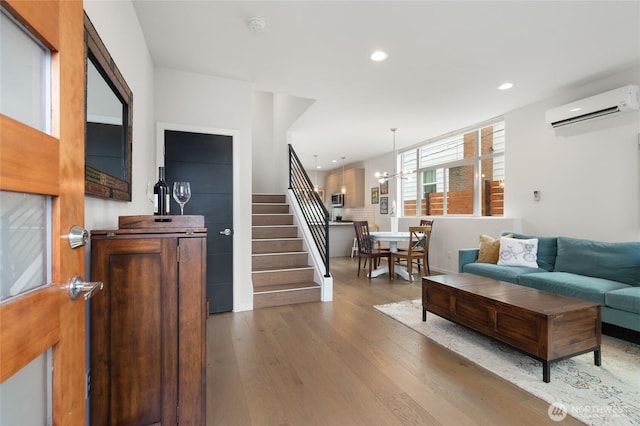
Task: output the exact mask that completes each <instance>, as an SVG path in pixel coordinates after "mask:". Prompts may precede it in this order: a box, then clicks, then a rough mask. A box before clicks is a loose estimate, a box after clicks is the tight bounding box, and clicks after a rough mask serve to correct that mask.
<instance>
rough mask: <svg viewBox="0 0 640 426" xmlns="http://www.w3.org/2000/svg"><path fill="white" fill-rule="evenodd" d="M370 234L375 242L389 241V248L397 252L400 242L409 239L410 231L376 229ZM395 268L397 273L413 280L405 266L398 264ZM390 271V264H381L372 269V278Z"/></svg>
mask: <svg viewBox="0 0 640 426" xmlns="http://www.w3.org/2000/svg"><path fill="white" fill-rule="evenodd" d="M369 235H371V238H372V239H373V241H374V242H375V241H384V242H388V243H389V249H390V250H391V251H392V252H394V253H395V252H397V251H398V243H399V242H404V241H407V242H408V241H409V236H410V233H409V232H405V231H396V232H392V231H375V232H369ZM393 270H394V272H395V273H396V274H397V275H400V276H401V277H402V278H404V279H405V280H406V281H412V280H413V277H410V276H409V273H408V272H407V268H405V267H404V266H401V265H397V266H395V267H394V268H393ZM388 272H389V265H382V264H381V265H380V266H379V267H378V268H376V269H374V270H372V271H371V277H372V278H373V277H377V276H380V275H382V274H385V273H388Z"/></svg>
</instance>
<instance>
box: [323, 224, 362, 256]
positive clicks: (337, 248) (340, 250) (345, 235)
mask: <svg viewBox="0 0 640 426" xmlns="http://www.w3.org/2000/svg"><path fill="white" fill-rule="evenodd" d="M355 236H356V232H355V230H354V229H353V221H349V222H347V221H338V222H329V257H344V256H351V247H353V239H354V238H355Z"/></svg>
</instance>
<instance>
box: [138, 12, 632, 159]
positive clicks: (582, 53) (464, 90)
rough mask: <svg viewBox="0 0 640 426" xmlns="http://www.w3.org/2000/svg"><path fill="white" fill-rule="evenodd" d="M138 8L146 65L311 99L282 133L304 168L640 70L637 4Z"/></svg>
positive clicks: (407, 142)
mask: <svg viewBox="0 0 640 426" xmlns="http://www.w3.org/2000/svg"><path fill="white" fill-rule="evenodd" d="M133 3H134V7H135V11H136V13H137V15H138V19H139V21H140V24H141V27H142V31H143V33H144V37H145V39H146V42H147V45H148V48H149V51H150V54H151V58H152V60H153V63H154V65H155V66H157V67H166V68H172V69H179V70H185V71H190V72H196V73H202V74H209V75H213V76H218V77H223V78H230V79H236V80H242V81H247V82H252V83H253V84H254V88H255V90H257V91H266V92H273V93H277V94H281V95H288V96H292V97H296V98H304V99H310V100H313V103H312V105H311V106H310V107H309V108H308V109H307V111H306V112H305V113H304V114H303V115H302V116H301V117H300V118H299V119H298V120H297V121H296V122H295V123H294V124H293V126H292V127H291V128H290V135H289V138H290V142H291V143H292V144H293V146H294V148H295V149H296V151H297V153H298V155H299V157H300V158H301V160H302V161H303V163H304V164H305V166H307V167H312V166H313V164H314V157H313V155H314V154H317V155H318V162H319V164H321V165H322V166H323V168H324V169H331V168H334V167H336V164H331V163H330V160H333V159H338V161H339V162H341V160H340V157H342V156H344V157H346V160H345V161H346V162H347V164H348V163H350V162H355V161H361V160H366V159H369V158H373V157H377V156H379V155H381V154H384V153H388V152H390V151H391V150H392V143H393V139H392V138H393V135H392V132H391V131H390V129H391V128H392V127H396V128H397V129H398V130H397V132H396V144H397V147H398V149H401V148H403V147H407V146H411V145H414V144H416V143H419V142H422V141H425V140H428V139H430V138H433V137H436V136H438V135H442V134H445V133H448V132H451V131H454V130H457V129H460V128H463V127H466V126H469V125H472V124H474V123H478V122H481V121H484V120H487V119H490V118H493V117H496V116H499V115H501V114H503V113H505V112H507V111H510V110H513V109H515V108H518V107H521V106H524V105H528V104H531V103H533V102H536V101H539V100H543V99H545V98H548V97H550V96H553V95H555V94H557V93H559V90H560V89H562V88H564V87H567V86H578V85H581V84H584V83H587V82H589V81H591V80H595V79H597V78H601V77H603V76H606V75H608V74H611V73H614V72H617V71H623V70H627V69H630V68H632V67H637V66H640V1H623V2H614V1H586V2H576V1H551V2H542V1H529V2H520V1H495V2H485V1H467V2H463V1H446V2H435V1H406V2H403V1H375V2H374V1H364V0H360V1H346V2H338V1H280V2H274V1H254V2H247V1H226V2H221V1H206V0H204V1H203V0H200V1H182V0H173V1H166V0H163V1H156V0H134V1H133ZM253 17H259V18H262V19H263V20H264V21H265V22H266V28H265V30H264V32H262V33H254V32H251V31H250V30H249V26H248V21H249V19H250V18H253ZM376 49H383V50H385V51H386V52H387V53H388V54H389V57H388V59H387V60H386V61H384V62H373V61H371V60H370V59H369V55H370V54H371V52H373V51H374V50H376ZM507 81H508V82H512V83H513V84H514V87H513V88H512V89H510V90H505V91H500V90H497V86H498V85H500V84H501V83H503V82H507Z"/></svg>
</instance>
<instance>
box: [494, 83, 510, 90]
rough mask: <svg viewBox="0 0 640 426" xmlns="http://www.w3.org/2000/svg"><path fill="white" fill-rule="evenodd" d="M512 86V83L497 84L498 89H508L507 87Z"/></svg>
mask: <svg viewBox="0 0 640 426" xmlns="http://www.w3.org/2000/svg"><path fill="white" fill-rule="evenodd" d="M512 87H513V83H502V84H501V85H500V86H498V89H500V90H508V89H511V88H512Z"/></svg>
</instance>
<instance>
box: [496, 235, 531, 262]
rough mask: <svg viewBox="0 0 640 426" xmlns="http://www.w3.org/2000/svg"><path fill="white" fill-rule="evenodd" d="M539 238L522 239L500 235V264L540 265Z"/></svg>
mask: <svg viewBox="0 0 640 426" xmlns="http://www.w3.org/2000/svg"><path fill="white" fill-rule="evenodd" d="M537 259H538V239H537V238H531V239H529V240H521V239H518V238H508V237H500V258H499V259H498V265H505V266H525V267H527V268H537V267H538V262H537Z"/></svg>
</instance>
